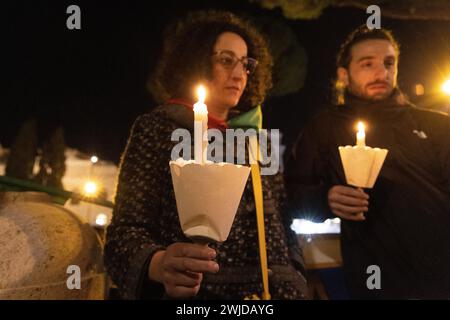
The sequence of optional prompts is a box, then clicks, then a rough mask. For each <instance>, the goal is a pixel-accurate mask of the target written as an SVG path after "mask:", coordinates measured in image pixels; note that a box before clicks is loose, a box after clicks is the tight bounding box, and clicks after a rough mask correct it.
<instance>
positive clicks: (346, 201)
mask: <svg viewBox="0 0 450 320" xmlns="http://www.w3.org/2000/svg"><path fill="white" fill-rule="evenodd" d="M333 198H334V199H333ZM330 200H332V201H336V202H338V203H340V204H343V205H347V206H353V207H367V206H368V205H369V201H367V200H365V199H361V198H355V197H349V196H346V195H342V194H338V195H335V196H334V197H332V198H331V199H330Z"/></svg>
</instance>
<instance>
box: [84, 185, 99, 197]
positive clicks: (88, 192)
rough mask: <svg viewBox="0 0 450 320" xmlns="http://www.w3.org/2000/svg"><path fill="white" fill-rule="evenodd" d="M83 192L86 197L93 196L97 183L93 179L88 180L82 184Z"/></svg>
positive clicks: (95, 192)
mask: <svg viewBox="0 0 450 320" xmlns="http://www.w3.org/2000/svg"><path fill="white" fill-rule="evenodd" d="M83 190H84V194H85V195H86V196H88V197H94V196H95V195H96V194H97V190H98V187H97V184H96V183H95V182H93V181H88V182H86V183H85V185H84V188H83Z"/></svg>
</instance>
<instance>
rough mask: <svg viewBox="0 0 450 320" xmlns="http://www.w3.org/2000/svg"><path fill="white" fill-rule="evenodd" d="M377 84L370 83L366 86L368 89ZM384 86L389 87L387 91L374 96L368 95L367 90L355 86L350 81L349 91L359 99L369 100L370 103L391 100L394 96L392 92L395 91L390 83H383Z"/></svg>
mask: <svg viewBox="0 0 450 320" xmlns="http://www.w3.org/2000/svg"><path fill="white" fill-rule="evenodd" d="M376 83H377V82H374V83H369V84H367V85H366V88H367V87H368V86H370V85H373V84H376ZM380 83H381V82H380ZM383 84H385V85H386V86H387V89H386V91H385V92H383V93H378V94H373V95H369V94H367V90H364V89H361V88H359V87H355V86H353V85H352V82H351V81H350V84H349V86H348V87H347V90H348V92H349V93H351V94H352V95H354V96H356V97H359V98H361V99H364V100H368V101H380V100H384V99H387V98H389V97H390V96H391V95H392V92H393V91H394V87H392V86H391V85H390V84H389V83H387V82H383Z"/></svg>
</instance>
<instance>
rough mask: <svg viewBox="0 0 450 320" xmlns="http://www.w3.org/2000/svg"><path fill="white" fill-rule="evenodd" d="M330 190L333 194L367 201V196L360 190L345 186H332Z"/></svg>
mask: <svg viewBox="0 0 450 320" xmlns="http://www.w3.org/2000/svg"><path fill="white" fill-rule="evenodd" d="M332 190H333V192H334V193H337V194H340V195H344V196H348V197H355V198H359V199H364V200H369V195H368V194H367V193H365V192H364V191H363V190H362V189H361V188H358V189H355V188H352V187H346V186H334V187H333V188H332Z"/></svg>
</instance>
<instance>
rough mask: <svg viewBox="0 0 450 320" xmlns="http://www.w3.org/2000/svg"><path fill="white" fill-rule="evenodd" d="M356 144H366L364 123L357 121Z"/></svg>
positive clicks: (361, 145)
mask: <svg viewBox="0 0 450 320" xmlns="http://www.w3.org/2000/svg"><path fill="white" fill-rule="evenodd" d="M356 145H357V146H358V147H365V146H366V133H365V132H364V123H362V122H361V121H360V122H358V133H357V134H356Z"/></svg>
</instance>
